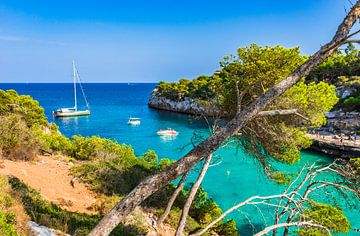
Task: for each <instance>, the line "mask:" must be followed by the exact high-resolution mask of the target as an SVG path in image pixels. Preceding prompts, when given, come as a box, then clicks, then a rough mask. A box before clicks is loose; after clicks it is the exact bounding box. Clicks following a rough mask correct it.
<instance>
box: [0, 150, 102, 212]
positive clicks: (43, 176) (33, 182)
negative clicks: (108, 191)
mask: <svg viewBox="0 0 360 236" xmlns="http://www.w3.org/2000/svg"><path fill="white" fill-rule="evenodd" d="M0 162H1V163H0V175H13V176H16V177H17V178H19V179H21V180H22V181H24V182H25V183H26V184H28V185H29V186H31V187H32V188H34V189H36V190H37V191H39V192H40V194H41V195H42V196H43V197H44V198H45V199H47V200H49V201H51V202H53V203H55V204H57V205H59V206H61V207H62V208H64V209H67V210H69V211H77V212H84V213H93V212H92V211H89V210H88V209H87V208H88V207H89V206H90V205H91V204H93V203H94V202H95V196H96V195H95V193H93V192H91V191H90V190H88V189H87V188H86V187H85V186H84V184H82V183H80V182H78V181H75V184H74V187H73V186H72V185H71V179H72V177H71V176H70V174H69V169H70V168H71V164H69V163H67V162H65V161H64V160H62V159H61V157H56V158H54V157H49V156H39V157H38V159H37V160H36V161H33V162H24V161H10V160H0Z"/></svg>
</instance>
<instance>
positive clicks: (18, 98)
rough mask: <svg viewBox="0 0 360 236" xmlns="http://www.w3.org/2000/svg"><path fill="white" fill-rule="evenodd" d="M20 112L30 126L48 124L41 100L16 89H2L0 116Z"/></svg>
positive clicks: (0, 93)
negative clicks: (21, 93)
mask: <svg viewBox="0 0 360 236" xmlns="http://www.w3.org/2000/svg"><path fill="white" fill-rule="evenodd" d="M7 114H18V115H20V116H21V117H22V118H23V119H24V121H25V122H26V124H27V126H28V127H32V126H37V125H43V126H47V125H48V121H47V119H46V116H45V113H44V109H43V108H42V107H41V106H40V105H39V102H38V101H36V100H34V99H33V98H32V97H30V96H27V95H19V94H18V93H17V92H16V91H15V90H7V91H4V90H0V116H4V115H7Z"/></svg>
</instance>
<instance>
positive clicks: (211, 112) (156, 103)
mask: <svg viewBox="0 0 360 236" xmlns="http://www.w3.org/2000/svg"><path fill="white" fill-rule="evenodd" d="M148 105H149V107H151V108H154V109H158V110H165V111H173V112H179V113H184V114H189V115H196V116H201V115H206V116H210V117H214V116H217V115H218V114H219V111H218V110H217V109H215V108H214V107H211V106H204V105H202V104H199V103H198V102H196V101H195V100H193V99H191V98H188V97H186V98H184V99H183V100H182V101H173V100H171V99H168V98H165V97H161V96H158V90H157V89H156V88H155V89H154V90H153V91H152V93H151V94H150V98H149V102H148Z"/></svg>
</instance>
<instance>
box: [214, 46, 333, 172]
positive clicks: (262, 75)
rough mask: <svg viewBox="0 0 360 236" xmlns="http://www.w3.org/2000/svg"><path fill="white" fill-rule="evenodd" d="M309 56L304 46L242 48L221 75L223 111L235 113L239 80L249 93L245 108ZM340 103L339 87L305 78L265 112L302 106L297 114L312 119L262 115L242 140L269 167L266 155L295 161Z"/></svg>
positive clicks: (243, 102)
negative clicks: (310, 134) (313, 132)
mask: <svg viewBox="0 0 360 236" xmlns="http://www.w3.org/2000/svg"><path fill="white" fill-rule="evenodd" d="M305 59H306V57H304V56H301V55H300V51H299V48H290V49H287V48H283V47H281V46H275V47H260V46H257V45H255V44H252V45H250V46H249V47H245V48H240V49H239V50H238V56H237V58H235V59H234V58H233V59H232V61H227V62H226V63H223V65H224V68H223V69H222V70H221V71H220V73H219V76H220V77H221V78H223V81H224V86H223V87H224V88H223V92H220V93H221V94H222V97H223V100H222V103H221V104H222V105H221V107H222V109H223V110H224V111H226V112H227V113H229V114H235V112H236V108H237V102H236V101H237V99H236V89H235V81H237V84H238V87H239V90H240V91H246V94H245V96H244V98H243V99H242V106H246V105H247V104H249V103H251V102H252V101H254V99H256V98H257V97H259V96H260V95H261V94H263V93H264V92H265V91H267V90H268V89H270V88H271V87H273V86H274V85H275V84H276V83H278V82H279V81H280V80H282V79H284V78H285V77H286V76H287V75H288V74H290V73H291V72H292V71H293V70H294V69H295V68H296V67H298V66H299V65H300V64H302V63H303V62H304V60H305ZM337 101H338V98H337V97H336V94H335V87H334V86H331V85H328V84H326V83H323V82H321V83H314V82H312V83H304V82H303V81H302V82H300V83H298V84H296V85H295V86H293V87H292V88H290V89H289V90H287V91H286V92H285V93H284V94H283V95H282V96H280V97H279V98H278V99H276V100H275V101H273V102H272V103H271V104H270V105H269V106H268V107H267V108H266V109H265V110H287V109H297V112H298V114H301V115H302V116H303V117H306V118H307V120H304V119H303V118H302V117H300V116H298V115H295V114H294V115H276V116H263V117H258V118H256V119H253V120H252V121H250V122H248V124H247V125H246V127H245V128H243V130H242V133H243V135H242V136H241V137H239V138H240V143H241V144H242V146H244V148H245V149H246V150H247V151H248V152H250V153H252V154H254V155H255V156H256V157H258V159H259V160H260V162H261V163H262V164H263V165H264V166H268V164H267V162H268V161H267V156H272V157H274V158H275V159H276V160H279V161H282V162H286V163H294V162H296V161H298V160H299V159H300V149H302V148H307V147H309V146H310V145H311V139H310V138H308V137H307V135H306V131H307V129H308V128H314V127H319V126H321V125H323V124H324V123H325V121H326V119H325V116H324V112H325V111H328V110H330V109H331V108H332V107H333V106H334V104H336V103H337ZM264 152H265V153H264ZM266 154H269V155H266Z"/></svg>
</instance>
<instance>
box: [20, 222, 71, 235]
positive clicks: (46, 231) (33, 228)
mask: <svg viewBox="0 0 360 236" xmlns="http://www.w3.org/2000/svg"><path fill="white" fill-rule="evenodd" d="M27 225H28V227H29V229H30V235H31V236H60V235H61V236H63V235H64V236H70V235H69V234H64V233H63V232H60V231H58V230H55V229H50V228H48V227H46V226H43V225H39V224H37V223H35V222H34V221H29V222H28V224H27Z"/></svg>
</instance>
